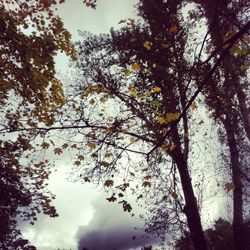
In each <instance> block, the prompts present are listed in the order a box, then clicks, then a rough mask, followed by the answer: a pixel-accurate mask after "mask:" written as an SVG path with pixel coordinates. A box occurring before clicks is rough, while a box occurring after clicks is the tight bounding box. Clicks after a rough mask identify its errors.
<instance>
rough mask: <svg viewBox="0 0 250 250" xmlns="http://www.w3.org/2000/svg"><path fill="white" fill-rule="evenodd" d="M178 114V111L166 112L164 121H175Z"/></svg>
mask: <svg viewBox="0 0 250 250" xmlns="http://www.w3.org/2000/svg"><path fill="white" fill-rule="evenodd" d="M179 116H180V114H179V113H167V115H166V121H167V122H172V121H175V120H177V119H178V118H179Z"/></svg>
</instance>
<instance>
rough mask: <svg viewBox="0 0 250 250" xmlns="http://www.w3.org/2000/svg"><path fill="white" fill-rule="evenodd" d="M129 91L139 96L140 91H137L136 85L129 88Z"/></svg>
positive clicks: (134, 95)
mask: <svg viewBox="0 0 250 250" xmlns="http://www.w3.org/2000/svg"><path fill="white" fill-rule="evenodd" d="M129 92H130V93H131V95H132V96H133V97H137V96H138V93H137V91H136V89H135V88H134V87H130V88H129Z"/></svg>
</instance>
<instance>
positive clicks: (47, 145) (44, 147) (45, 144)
mask: <svg viewBox="0 0 250 250" xmlns="http://www.w3.org/2000/svg"><path fill="white" fill-rule="evenodd" d="M41 146H42V148H43V149H47V148H49V146H50V144H49V143H47V142H43V143H42V144H41Z"/></svg>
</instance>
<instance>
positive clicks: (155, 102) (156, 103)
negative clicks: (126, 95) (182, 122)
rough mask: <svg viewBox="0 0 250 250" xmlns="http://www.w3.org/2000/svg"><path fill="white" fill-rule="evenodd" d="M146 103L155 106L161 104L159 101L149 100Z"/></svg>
mask: <svg viewBox="0 0 250 250" xmlns="http://www.w3.org/2000/svg"><path fill="white" fill-rule="evenodd" d="M148 104H149V105H151V106H155V107H157V108H158V107H160V106H162V103H161V102H160V101H152V102H149V103H148Z"/></svg>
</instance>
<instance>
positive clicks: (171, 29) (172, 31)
mask: <svg viewBox="0 0 250 250" xmlns="http://www.w3.org/2000/svg"><path fill="white" fill-rule="evenodd" d="M177 31H178V28H177V26H176V25H174V26H172V27H171V28H170V29H169V32H171V33H176V32H177Z"/></svg>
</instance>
